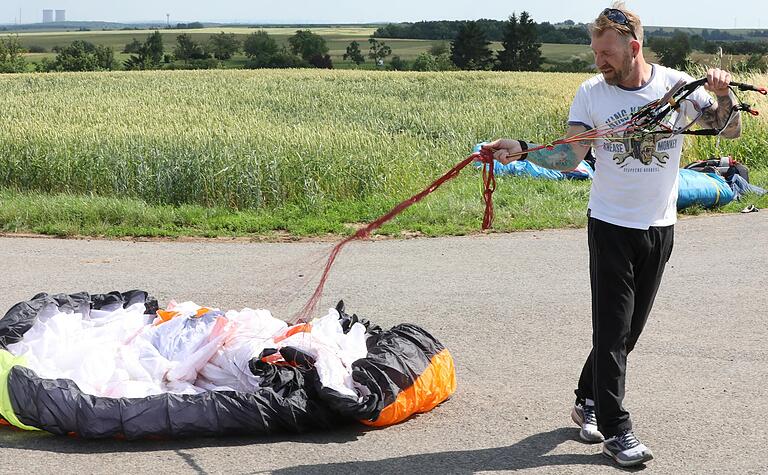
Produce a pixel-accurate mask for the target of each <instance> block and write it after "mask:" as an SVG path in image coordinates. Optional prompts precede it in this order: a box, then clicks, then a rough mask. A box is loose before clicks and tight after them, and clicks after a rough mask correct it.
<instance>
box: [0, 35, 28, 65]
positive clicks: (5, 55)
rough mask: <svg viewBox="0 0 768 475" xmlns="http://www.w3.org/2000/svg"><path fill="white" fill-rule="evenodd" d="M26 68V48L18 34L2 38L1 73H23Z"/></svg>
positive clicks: (0, 43)
mask: <svg viewBox="0 0 768 475" xmlns="http://www.w3.org/2000/svg"><path fill="white" fill-rule="evenodd" d="M26 69H27V63H26V62H25V61H24V48H23V47H22V46H21V42H19V38H18V36H8V37H7V38H0V73H22V72H24V71H26Z"/></svg>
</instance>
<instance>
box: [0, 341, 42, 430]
mask: <svg viewBox="0 0 768 475" xmlns="http://www.w3.org/2000/svg"><path fill="white" fill-rule="evenodd" d="M26 363H27V361H26V358H24V357H23V356H13V355H12V354H11V353H10V352H8V351H5V350H0V416H2V417H3V419H5V420H6V421H8V422H10V423H11V424H13V425H15V426H16V427H18V428H19V429H24V430H40V429H37V428H36V427H32V426H28V425H25V424H22V423H21V421H20V420H19V419H18V418H17V417H16V413H14V412H13V405H12V404H11V394H10V393H9V392H8V373H10V372H11V368H13V367H14V366H16V365H19V366H25V365H26Z"/></svg>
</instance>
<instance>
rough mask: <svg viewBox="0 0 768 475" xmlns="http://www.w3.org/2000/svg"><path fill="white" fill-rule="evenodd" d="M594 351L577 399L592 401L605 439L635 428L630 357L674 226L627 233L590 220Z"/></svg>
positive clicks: (610, 225)
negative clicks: (628, 396)
mask: <svg viewBox="0 0 768 475" xmlns="http://www.w3.org/2000/svg"><path fill="white" fill-rule="evenodd" d="M587 233H588V237H589V275H590V280H591V285H592V351H591V352H590V354H589V357H587V361H586V363H585V364H584V369H582V372H581V377H580V378H579V386H578V389H577V390H576V396H577V397H579V398H585V399H593V400H594V401H595V409H596V412H597V422H598V428H599V429H600V431H601V432H602V433H603V435H604V436H605V437H606V438H609V437H613V436H614V435H616V434H618V433H620V432H622V431H624V430H625V429H631V428H632V421H631V419H630V418H629V412H627V411H626V410H625V409H624V407H623V405H622V401H623V400H624V380H625V375H626V369H627V354H629V352H630V351H632V349H633V348H634V347H635V344H636V343H637V339H638V338H639V337H640V333H641V332H642V331H643V327H644V326H645V322H646V321H647V320H648V314H649V313H650V312H651V307H652V306H653V301H654V299H655V298H656V291H657V290H658V289H659V283H660V282H661V276H662V274H663V273H664V266H665V265H666V263H667V261H668V260H669V256H670V254H671V253H672V246H673V243H674V226H666V227H651V228H649V229H648V230H640V229H632V228H625V227H622V226H616V225H613V224H609V223H606V222H604V221H600V220H597V219H595V218H589V224H588V228H587Z"/></svg>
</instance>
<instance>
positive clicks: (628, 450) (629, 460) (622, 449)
mask: <svg viewBox="0 0 768 475" xmlns="http://www.w3.org/2000/svg"><path fill="white" fill-rule="evenodd" d="M603 455H605V456H606V457H610V458H612V459H613V460H615V461H616V463H618V464H619V465H621V466H622V467H631V466H633V465H639V464H641V463H645V462H647V461H649V460H653V453H652V452H651V449H649V448H648V447H646V446H645V444H642V443H641V442H640V441H639V440H637V437H635V434H633V433H632V431H631V430H626V431H624V432H622V433H621V434H619V435H617V436H615V437H611V438H610V439H607V440H606V441H605V442H603Z"/></svg>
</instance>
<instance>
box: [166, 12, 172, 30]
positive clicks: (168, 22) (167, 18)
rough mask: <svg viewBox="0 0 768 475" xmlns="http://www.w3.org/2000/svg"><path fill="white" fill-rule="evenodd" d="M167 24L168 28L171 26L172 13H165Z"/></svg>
mask: <svg viewBox="0 0 768 475" xmlns="http://www.w3.org/2000/svg"><path fill="white" fill-rule="evenodd" d="M165 24H166V26H167V27H168V28H170V27H171V14H170V13H166V14H165Z"/></svg>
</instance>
